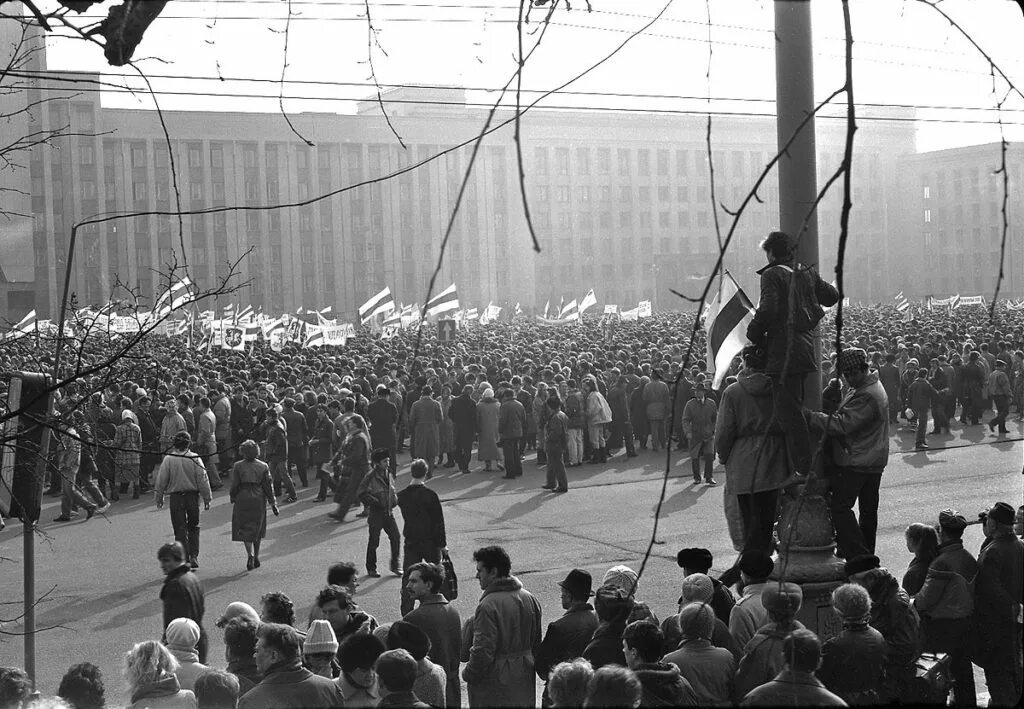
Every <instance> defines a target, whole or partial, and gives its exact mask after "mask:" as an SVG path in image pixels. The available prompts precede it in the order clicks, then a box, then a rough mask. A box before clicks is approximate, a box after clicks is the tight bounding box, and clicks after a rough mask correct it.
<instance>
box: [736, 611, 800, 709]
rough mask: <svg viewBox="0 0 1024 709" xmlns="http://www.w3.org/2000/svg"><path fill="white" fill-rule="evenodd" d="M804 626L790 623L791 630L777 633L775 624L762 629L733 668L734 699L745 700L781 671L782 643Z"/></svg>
mask: <svg viewBox="0 0 1024 709" xmlns="http://www.w3.org/2000/svg"><path fill="white" fill-rule="evenodd" d="M803 627H804V626H803V625H802V624H800V623H799V622H797V621H793V627H792V628H783V629H780V628H779V626H778V624H777V623H775V622H769V623H768V624H767V625H764V626H762V627H761V628H760V629H759V630H758V631H757V632H756V633H754V637H752V638H751V639H750V642H748V643H747V644H746V646H744V648H743V657H742V659H740V664H739V667H737V668H736V696H737V697H745V696H747V693H748V692H750V690H752V689H754V688H755V687H760V686H761V685H762V684H764V683H765V682H770V681H771V679H772V678H773V677H775V675H777V674H779V673H780V672H782V670H784V669H785V665H786V663H785V655H783V653H782V642H783V641H784V640H785V639H786V636H787V635H789V634H790V633H791V632H793V631H794V630H799V629H801V628H803Z"/></svg>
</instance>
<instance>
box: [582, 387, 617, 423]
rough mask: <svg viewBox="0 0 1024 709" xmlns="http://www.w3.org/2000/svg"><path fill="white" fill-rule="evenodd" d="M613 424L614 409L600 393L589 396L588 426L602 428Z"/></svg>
mask: <svg viewBox="0 0 1024 709" xmlns="http://www.w3.org/2000/svg"><path fill="white" fill-rule="evenodd" d="M611 422H612V409H611V407H610V406H609V405H608V400H607V399H605V398H604V396H602V395H601V392H599V391H596V390H595V391H592V392H590V393H589V394H587V425H588V426H600V425H602V424H606V423H611Z"/></svg>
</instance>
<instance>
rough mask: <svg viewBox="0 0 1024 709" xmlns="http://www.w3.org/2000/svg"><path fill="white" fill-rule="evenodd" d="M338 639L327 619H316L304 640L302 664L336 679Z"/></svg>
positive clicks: (317, 672)
mask: <svg viewBox="0 0 1024 709" xmlns="http://www.w3.org/2000/svg"><path fill="white" fill-rule="evenodd" d="M337 655H338V639H337V638H336V637H335V636H334V629H333V628H331V624H330V623H328V622H327V621H326V620H314V621H313V622H312V623H310V625H309V628H307V629H306V638H305V639H304V640H303V641H302V666H303V667H305V668H306V669H307V670H309V671H310V672H312V673H313V674H315V675H319V676H320V677H326V678H327V679H334V676H335V674H336V672H335V666H336V659H337Z"/></svg>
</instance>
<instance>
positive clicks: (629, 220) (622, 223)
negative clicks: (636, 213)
mask: <svg viewBox="0 0 1024 709" xmlns="http://www.w3.org/2000/svg"><path fill="white" fill-rule="evenodd" d="M630 226H633V213H632V212H619V227H620V228H624V227H630Z"/></svg>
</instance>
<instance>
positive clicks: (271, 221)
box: [267, 209, 281, 231]
mask: <svg viewBox="0 0 1024 709" xmlns="http://www.w3.org/2000/svg"><path fill="white" fill-rule="evenodd" d="M267 221H268V225H269V226H270V230H271V231H281V212H280V211H278V210H277V209H271V210H270V211H269V212H268V216H267Z"/></svg>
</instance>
